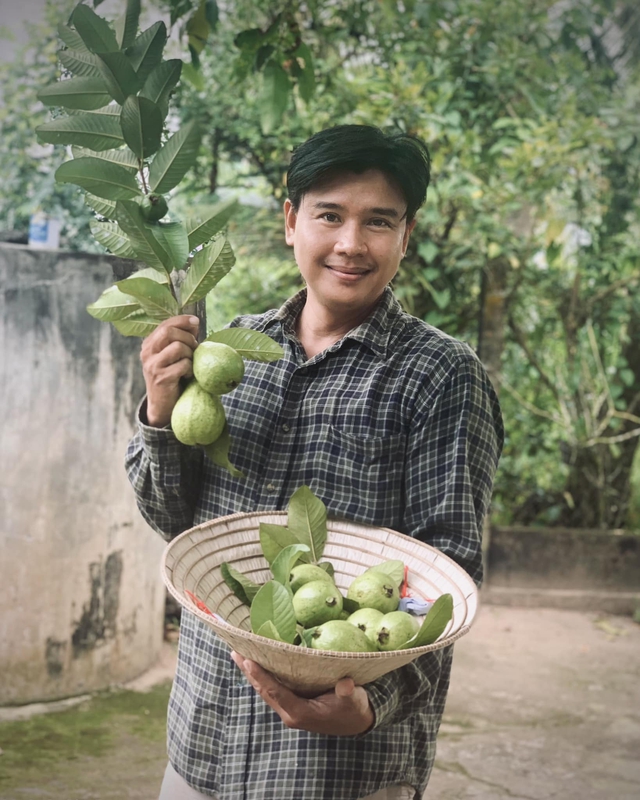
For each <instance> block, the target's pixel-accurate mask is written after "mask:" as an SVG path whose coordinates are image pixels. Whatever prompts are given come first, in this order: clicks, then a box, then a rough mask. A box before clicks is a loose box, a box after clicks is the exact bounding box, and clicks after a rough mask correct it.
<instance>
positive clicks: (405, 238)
mask: <svg viewBox="0 0 640 800" xmlns="http://www.w3.org/2000/svg"><path fill="white" fill-rule="evenodd" d="M415 227H416V220H415V218H414V219H412V220H411V222H407V224H406V226H405V229H404V235H403V237H402V257H403V258H404V257H405V255H406V252H407V247H408V245H409V237H410V236H411V231H412V230H413V229H414V228H415Z"/></svg>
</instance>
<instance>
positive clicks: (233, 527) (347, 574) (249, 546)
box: [161, 511, 478, 695]
mask: <svg viewBox="0 0 640 800" xmlns="http://www.w3.org/2000/svg"><path fill="white" fill-rule="evenodd" d="M261 522H266V523H270V524H274V525H286V524H287V513H286V512H285V511H281V512H269V513H266V512H255V513H251V514H232V515H231V516H228V517H221V518H219V519H215V520H212V521H210V522H205V523H203V524H202V525H198V526H197V527H195V528H191V529H190V530H188V531H185V532H184V533H182V534H180V536H178V537H176V538H175V539H174V540H173V541H172V542H170V543H169V544H168V545H167V547H166V548H165V552H164V555H163V558H162V567H161V569H162V577H163V580H164V582H165V584H166V586H167V589H168V590H169V592H170V593H171V594H172V595H173V597H175V599H176V600H177V601H178V602H179V603H180V605H181V606H183V607H184V608H185V609H186V610H187V611H189V612H190V613H192V614H195V616H196V617H198V619H200V620H202V621H203V622H204V623H206V624H207V625H209V626H210V627H211V628H212V629H213V630H214V631H215V632H216V634H218V636H220V638H222V639H223V640H224V641H225V642H226V643H227V644H228V645H229V647H231V648H232V649H233V650H235V651H237V652H238V653H240V655H242V656H244V657H245V658H250V659H252V660H253V661H256V662H257V663H258V664H260V665H261V666H262V667H263V668H264V669H267V670H269V671H270V672H273V673H274V674H275V675H277V676H278V678H279V679H280V680H281V681H282V683H284V684H285V685H286V686H289V687H290V688H291V689H293V690H295V691H297V692H299V693H300V694H306V695H313V694H318V693H320V692H323V691H327V690H328V689H331V688H332V687H333V686H335V684H336V682H337V681H338V680H339V679H340V678H344V677H347V676H350V677H352V678H353V679H354V680H355V682H356V683H358V684H361V685H364V684H366V683H369V682H370V681H373V680H375V679H376V678H379V677H381V676H382V675H384V674H386V673H387V672H390V671H392V670H394V669H397V668H398V667H401V666H403V665H405V664H408V663H409V662H411V661H413V660H414V659H415V658H417V657H418V656H419V655H421V654H422V653H426V652H429V651H432V650H437V649H439V648H441V647H446V646H447V645H449V644H451V643H452V642H454V641H455V640H456V639H458V638H460V637H461V636H463V635H464V634H465V633H467V631H468V630H469V628H470V626H471V624H472V622H473V619H474V617H475V615H476V611H477V607H478V592H477V589H476V586H475V584H474V582H473V580H472V579H471V577H470V576H469V575H468V574H467V573H466V572H465V571H464V570H463V569H462V568H461V567H460V566H459V565H458V564H456V563H455V562H454V561H453V560H452V559H450V558H449V557H448V556H446V555H444V554H443V553H441V552H440V551H438V550H436V549H435V548H433V547H431V546H429V545H427V544H424V543H423V542H419V541H417V540H416V539H412V538H411V537H409V536H405V535H403V534H401V533H398V532H397V531H393V530H391V529H389V528H374V527H371V526H368V525H359V524H356V523H353V522H348V521H346V520H333V519H328V520H327V533H328V535H327V543H326V546H325V549H324V555H323V558H322V560H323V561H330V562H331V563H332V564H333V566H334V569H335V576H334V579H335V582H336V585H337V586H338V588H339V589H340V591H341V592H342V593H343V595H346V593H347V589H348V587H349V584H350V583H351V581H352V580H353V579H354V578H356V577H357V576H358V575H361V574H362V573H363V572H364V571H365V570H366V569H368V568H369V567H372V566H374V565H375V564H380V563H381V562H383V561H387V560H390V559H400V560H401V561H403V562H404V564H406V565H407V567H408V568H409V573H408V585H409V592H410V594H411V595H412V596H413V597H416V598H420V599H424V600H435V599H436V598H437V597H439V596H440V595H441V594H444V593H445V592H449V593H450V594H451V595H452V596H453V618H452V620H451V622H450V623H449V624H448V626H447V628H446V630H445V631H444V633H443V634H442V636H441V637H440V638H439V639H438V641H437V642H434V643H433V644H430V645H425V646H423V647H415V648H411V649H408V650H393V651H389V652H378V653H339V652H333V651H320V650H311V649H309V648H306V647H301V646H298V645H291V644H288V643H285V642H277V641H274V640H271V639H266V638H265V637H263V636H258V635H256V634H254V633H251V625H250V619H249V613H250V612H249V608H248V607H247V606H246V605H244V604H243V603H242V602H241V601H240V600H239V599H238V598H237V597H236V596H235V594H234V593H233V592H232V591H231V589H229V587H228V586H227V584H226V583H225V582H224V580H223V578H222V574H221V571H220V565H221V564H222V563H223V562H225V561H226V562H228V563H229V564H231V566H233V567H235V568H236V569H237V570H239V571H240V572H242V573H243V574H244V575H246V576H247V578H249V579H250V580H252V581H254V582H255V583H258V584H263V583H265V582H266V581H268V580H271V579H272V574H271V570H270V569H269V565H268V563H267V561H266V559H265V558H264V556H263V554H262V548H261V545H260V536H259V531H260V523H261ZM186 591H189V592H191V593H193V594H194V595H195V596H196V597H197V598H198V600H201V601H202V602H204V603H205V604H206V606H207V608H209V609H210V610H211V611H212V612H214V613H215V614H216V616H215V617H213V616H210V615H209V614H207V613H206V612H204V611H201V610H200V609H198V608H197V607H196V605H195V604H194V603H193V601H192V600H191V599H190V598H189V597H188V595H187V594H186V593H185V592H186Z"/></svg>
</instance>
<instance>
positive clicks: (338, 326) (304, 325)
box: [296, 293, 379, 358]
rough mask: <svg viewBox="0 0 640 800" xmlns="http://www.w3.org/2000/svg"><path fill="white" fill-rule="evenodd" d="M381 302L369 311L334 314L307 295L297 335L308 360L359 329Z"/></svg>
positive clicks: (361, 310)
mask: <svg viewBox="0 0 640 800" xmlns="http://www.w3.org/2000/svg"><path fill="white" fill-rule="evenodd" d="M378 302H379V301H376V303H375V304H374V305H373V306H371V307H370V308H367V309H364V310H363V309H362V308H358V309H354V311H353V312H352V313H350V312H349V310H346V311H340V312H334V311H332V309H329V308H327V307H326V306H323V305H321V304H319V303H317V302H316V301H315V299H314V298H313V296H312V295H310V294H309V293H307V300H306V302H305V304H304V307H303V309H302V311H301V312H300V315H299V317H298V319H297V321H296V334H297V336H298V339H299V340H300V343H301V344H302V346H303V348H304V350H305V353H306V354H307V357H308V358H313V357H314V356H315V355H317V354H318V353H321V352H322V351H323V350H326V349H327V348H328V347H331V345H332V344H335V342H338V341H339V340H340V339H342V337H343V336H345V335H346V334H347V333H349V331H352V330H353V329H354V328H357V327H358V325H360V324H361V323H363V322H364V321H365V320H366V319H367V318H368V317H369V316H370V315H371V313H372V312H373V310H374V308H375V307H376V305H377V304H378Z"/></svg>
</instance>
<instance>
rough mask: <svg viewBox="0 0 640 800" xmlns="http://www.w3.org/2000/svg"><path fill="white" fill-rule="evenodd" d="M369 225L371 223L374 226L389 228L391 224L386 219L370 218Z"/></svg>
mask: <svg viewBox="0 0 640 800" xmlns="http://www.w3.org/2000/svg"><path fill="white" fill-rule="evenodd" d="M369 225H373V227H374V228H390V227H391V225H390V224H389V222H387V220H386V219H372V220H371V222H370V223H369Z"/></svg>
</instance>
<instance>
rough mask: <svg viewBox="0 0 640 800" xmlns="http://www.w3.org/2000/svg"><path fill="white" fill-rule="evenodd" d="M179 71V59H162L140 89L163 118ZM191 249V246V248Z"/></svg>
mask: <svg viewBox="0 0 640 800" xmlns="http://www.w3.org/2000/svg"><path fill="white" fill-rule="evenodd" d="M181 72H182V61H181V59H179V58H171V59H169V61H163V62H161V63H160V64H158V66H157V67H156V68H155V69H154V70H153V72H151V73H150V75H149V77H148V78H147V80H146V81H145V83H144V86H143V87H142V89H141V91H140V97H146V98H147V99H148V100H151V102H152V103H155V104H156V105H157V106H158V108H159V109H160V113H161V114H162V119H163V120H164V118H165V117H166V116H167V111H168V109H169V97H170V95H171V92H172V91H173V89H174V88H175V87H176V85H177V83H178V81H179V80H180V73H181ZM189 244H190V245H191V243H189ZM193 249H194V248H193V246H191V250H193Z"/></svg>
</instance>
